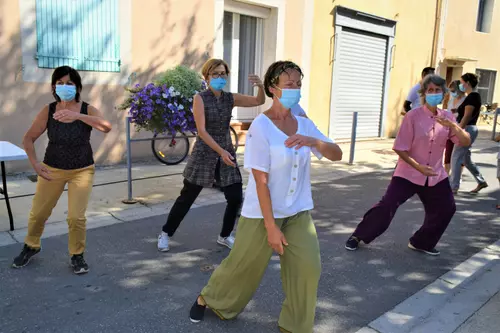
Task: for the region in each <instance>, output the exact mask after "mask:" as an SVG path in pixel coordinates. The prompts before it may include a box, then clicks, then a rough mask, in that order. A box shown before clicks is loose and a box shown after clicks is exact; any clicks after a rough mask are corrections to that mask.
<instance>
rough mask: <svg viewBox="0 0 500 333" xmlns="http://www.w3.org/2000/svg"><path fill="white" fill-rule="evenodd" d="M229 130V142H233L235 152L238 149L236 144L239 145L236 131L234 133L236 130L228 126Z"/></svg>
mask: <svg viewBox="0 0 500 333" xmlns="http://www.w3.org/2000/svg"><path fill="white" fill-rule="evenodd" d="M229 132H230V133H231V142H232V143H233V147H234V152H236V151H237V150H238V145H239V142H238V139H239V136H238V133H236V130H235V129H234V128H233V126H229Z"/></svg>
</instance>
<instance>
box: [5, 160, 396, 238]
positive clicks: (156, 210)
mask: <svg viewBox="0 0 500 333" xmlns="http://www.w3.org/2000/svg"><path fill="white" fill-rule="evenodd" d="M391 171H392V168H389V167H387V168H386V167H382V168H381V169H380V170H378V171H374V170H369V171H362V172H358V173H347V174H346V173H330V172H328V173H325V174H323V175H317V176H316V177H315V178H314V179H312V180H311V185H312V186H314V185H316V184H323V183H327V182H331V181H335V180H338V179H345V178H349V177H354V176H362V175H367V174H370V173H374V172H381V173H386V172H391ZM243 189H245V185H244V186H243ZM225 201H226V199H225V197H224V194H223V193H222V192H218V193H215V194H213V193H211V194H205V195H200V196H199V197H198V198H197V199H196V202H195V203H194V204H193V206H192V208H198V207H204V206H209V205H214V204H219V203H223V202H225ZM174 202H175V201H174V200H169V201H166V202H163V203H159V204H154V205H150V206H146V205H141V206H138V207H134V208H129V209H125V210H122V211H117V212H107V213H101V214H97V215H93V216H88V218H87V230H90V229H95V228H100V227H105V226H108V225H113V224H118V223H125V222H131V221H135V220H138V219H144V218H152V217H156V216H160V215H165V216H166V215H167V214H168V212H169V211H170V208H171V207H172V205H173V204H174ZM27 230H28V228H27V227H24V228H20V229H16V230H14V231H1V232H0V247H2V246H8V245H12V244H22V243H23V242H24V238H25V237H26V233H27ZM67 233H68V225H67V222H66V221H54V222H50V223H46V225H45V230H44V232H43V234H42V239H45V238H49V237H53V236H60V235H65V234H67Z"/></svg>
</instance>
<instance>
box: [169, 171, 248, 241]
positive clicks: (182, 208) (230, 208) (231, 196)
mask: <svg viewBox="0 0 500 333" xmlns="http://www.w3.org/2000/svg"><path fill="white" fill-rule="evenodd" d="M217 169H218V168H217ZM216 174H218V173H217V172H216ZM216 176H218V175H216ZM216 178H218V177H216ZM202 189H203V186H200V185H196V184H192V183H189V182H188V181H187V180H186V179H184V187H183V188H182V190H181V194H180V196H179V197H178V198H177V200H175V203H174V205H173V206H172V209H171V210H170V213H169V214H168V218H167V222H166V223H165V225H164V226H163V228H162V230H163V232H166V233H167V234H168V236H169V237H172V236H173V235H174V233H175V231H176V230H177V228H178V227H179V225H180V224H181V222H182V220H183V219H184V217H185V216H186V214H187V213H188V211H189V209H190V208H191V206H192V205H193V203H194V201H195V200H196V198H197V197H198V195H199V194H200V192H201V190H202ZM222 191H223V192H224V196H225V197H226V201H227V206H226V211H225V213H224V220H223V223H222V230H221V232H220V236H221V237H227V236H229V235H230V234H231V232H232V231H233V229H234V225H235V223H236V218H237V216H238V212H239V210H240V208H241V204H242V203H243V187H242V183H236V184H231V185H229V186H225V187H223V188H222Z"/></svg>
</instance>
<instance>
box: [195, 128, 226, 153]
mask: <svg viewBox="0 0 500 333" xmlns="http://www.w3.org/2000/svg"><path fill="white" fill-rule="evenodd" d="M198 136H199V137H200V138H201V139H202V140H203V142H205V143H206V144H207V145H208V146H209V147H210V148H212V150H214V151H215V152H216V153H217V154H219V155H220V154H221V153H222V151H223V150H224V149H222V147H221V146H219V144H218V143H217V142H215V140H214V139H213V138H212V136H211V135H210V134H208V132H207V131H206V130H204V131H198Z"/></svg>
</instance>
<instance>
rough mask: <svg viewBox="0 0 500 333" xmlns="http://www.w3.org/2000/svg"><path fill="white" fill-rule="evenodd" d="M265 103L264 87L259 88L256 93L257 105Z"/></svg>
mask: <svg viewBox="0 0 500 333" xmlns="http://www.w3.org/2000/svg"><path fill="white" fill-rule="evenodd" d="M265 102H266V93H265V91H264V86H259V91H258V92H257V103H258V104H257V105H262V104H264V103H265Z"/></svg>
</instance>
